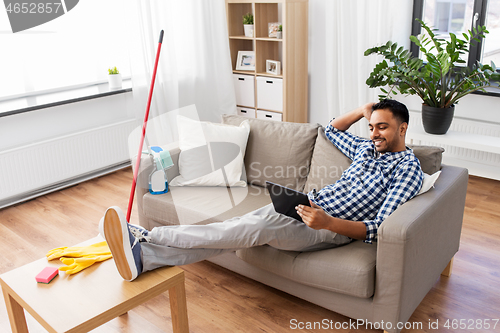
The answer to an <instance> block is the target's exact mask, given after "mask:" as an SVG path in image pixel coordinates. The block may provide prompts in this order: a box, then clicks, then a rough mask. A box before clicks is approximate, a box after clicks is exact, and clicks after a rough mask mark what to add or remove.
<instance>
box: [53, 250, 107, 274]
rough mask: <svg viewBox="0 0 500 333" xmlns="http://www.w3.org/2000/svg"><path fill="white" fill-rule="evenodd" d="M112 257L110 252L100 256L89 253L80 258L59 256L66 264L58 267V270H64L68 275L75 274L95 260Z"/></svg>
mask: <svg viewBox="0 0 500 333" xmlns="http://www.w3.org/2000/svg"><path fill="white" fill-rule="evenodd" d="M112 257H113V256H112V255H111V254H104V255H100V256H93V255H90V256H86V257H82V258H61V259H60V260H61V261H62V263H63V264H65V265H67V266H62V267H59V270H60V271H66V274H68V275H70V274H75V273H78V272H80V271H82V270H84V269H85V268H87V267H90V266H92V265H93V264H95V263H96V262H101V261H104V260H108V259H110V258H112Z"/></svg>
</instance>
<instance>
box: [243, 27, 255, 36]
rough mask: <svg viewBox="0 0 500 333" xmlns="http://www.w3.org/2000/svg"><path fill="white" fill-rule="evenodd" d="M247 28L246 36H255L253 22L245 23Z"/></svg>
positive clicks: (245, 28)
mask: <svg viewBox="0 0 500 333" xmlns="http://www.w3.org/2000/svg"><path fill="white" fill-rule="evenodd" d="M243 29H244V30H245V37H253V24H243Z"/></svg>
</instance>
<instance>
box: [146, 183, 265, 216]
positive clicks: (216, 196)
mask: <svg viewBox="0 0 500 333" xmlns="http://www.w3.org/2000/svg"><path fill="white" fill-rule="evenodd" d="M270 203H271V199H270V198H269V193H267V191H266V189H265V188H262V187H259V186H252V185H249V186H247V187H232V188H230V189H229V188H225V187H202V186H197V187H194V186H189V187H170V191H169V192H168V193H165V194H161V195H152V194H151V193H149V192H148V193H146V194H145V195H144V196H143V211H144V215H145V216H146V217H148V218H150V219H152V220H154V221H156V222H157V223H158V224H159V225H178V224H208V223H213V222H222V221H225V220H227V219H230V218H232V217H235V216H242V215H244V214H246V213H249V212H251V211H253V210H256V209H258V208H260V207H263V206H265V205H267V204H270Z"/></svg>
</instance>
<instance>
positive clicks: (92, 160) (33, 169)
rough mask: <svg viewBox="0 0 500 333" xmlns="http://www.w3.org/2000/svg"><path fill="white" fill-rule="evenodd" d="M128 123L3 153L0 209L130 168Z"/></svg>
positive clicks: (0, 155)
mask: <svg viewBox="0 0 500 333" xmlns="http://www.w3.org/2000/svg"><path fill="white" fill-rule="evenodd" d="M136 127H137V124H136V121H135V120H126V121H122V122H119V123H115V124H112V125H106V126H102V127H98V128H94V129H90V130H86V131H82V132H78V133H74V134H70V135H66V136H61V137H57V138H54V139H50V140H46V141H42V142H37V143H33V144H29V145H26V146H23V147H19V148H16V149H11V150H7V151H3V152H0V170H1V171H0V208H1V207H5V206H8V205H11V204H14V203H17V202H21V201H24V200H27V199H31V198H33V197H36V196H39V195H42V194H45V193H48V192H51V191H54V190H58V189H61V188H63V187H67V186H70V185H73V184H76V183H79V182H81V181H84V180H87V179H90V178H94V177H97V176H100V175H103V174H106V173H109V172H112V171H115V170H118V169H120V168H123V167H125V166H128V165H130V156H129V150H128V137H129V135H130V133H131V132H132V131H133V130H134V128H136Z"/></svg>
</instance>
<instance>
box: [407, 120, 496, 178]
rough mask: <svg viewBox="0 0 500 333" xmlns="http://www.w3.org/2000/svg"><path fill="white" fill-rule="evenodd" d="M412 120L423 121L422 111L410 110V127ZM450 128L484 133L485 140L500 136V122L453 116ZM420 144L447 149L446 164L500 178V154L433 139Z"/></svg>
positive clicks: (477, 173) (478, 133)
mask: <svg viewBox="0 0 500 333" xmlns="http://www.w3.org/2000/svg"><path fill="white" fill-rule="evenodd" d="M412 122H420V123H422V117H421V114H420V112H412V111H411V112H410V127H411V125H412ZM450 130H453V131H457V132H463V133H471V134H477V135H484V136H485V140H487V137H497V138H498V137H500V123H495V122H491V123H488V122H484V121H478V120H473V119H467V118H461V117H454V118H453V122H452V124H451V127H450ZM420 144H423V145H430V146H439V147H443V148H444V149H445V152H444V154H443V163H444V164H449V165H457V166H462V167H465V168H467V169H469V173H470V174H472V175H476V176H481V177H487V178H492V179H497V180H500V154H496V153H490V152H484V151H479V150H474V149H467V148H461V147H457V146H451V145H443V144H439V143H436V142H432V140H429V141H424V140H422V141H421V142H420Z"/></svg>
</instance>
